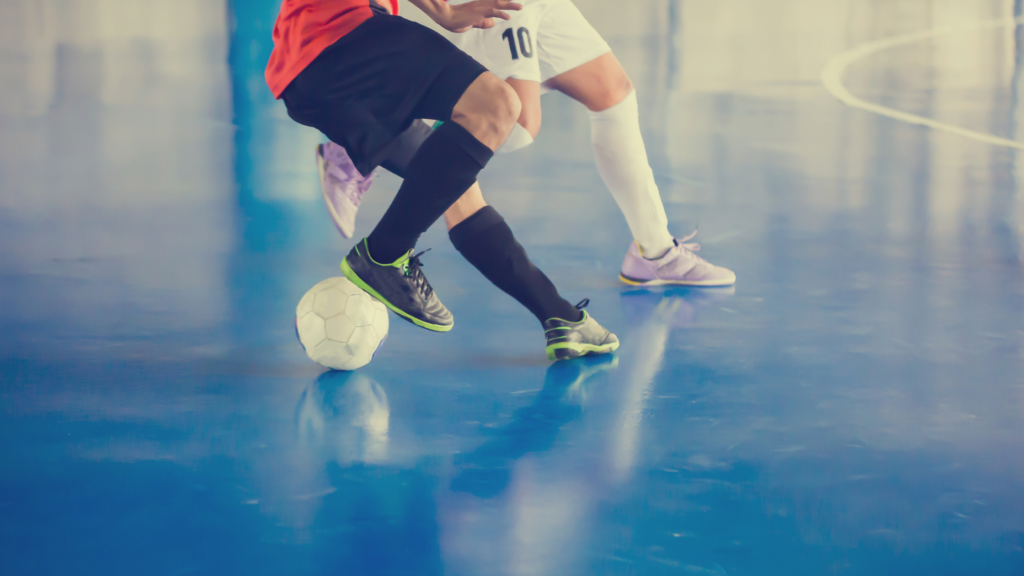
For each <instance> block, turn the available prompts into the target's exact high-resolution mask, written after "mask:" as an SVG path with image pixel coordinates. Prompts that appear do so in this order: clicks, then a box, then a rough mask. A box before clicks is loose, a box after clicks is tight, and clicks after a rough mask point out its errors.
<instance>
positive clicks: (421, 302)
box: [341, 239, 455, 332]
mask: <svg viewBox="0 0 1024 576" xmlns="http://www.w3.org/2000/svg"><path fill="white" fill-rule="evenodd" d="M422 255H423V252H420V253H419V254H416V255H415V256H414V255H413V253H412V250H409V252H408V253H406V254H405V255H404V256H402V257H401V258H399V259H398V260H395V261H394V262H392V263H390V264H379V263H377V262H374V260H373V258H371V257H370V252H369V250H368V248H367V243H366V240H365V239H364V240H363V241H362V242H360V243H359V244H356V245H355V246H354V247H353V248H352V251H351V252H349V253H348V256H345V259H344V260H342V261H341V272H342V273H343V274H344V275H345V277H346V278H348V279H349V280H351V281H352V282H354V283H355V285H356V286H359V287H360V288H362V289H363V290H366V291H367V292H369V293H370V294H371V295H373V297H374V298H376V299H378V300H380V301H381V302H383V303H384V305H385V306H387V307H388V308H390V309H391V310H392V311H393V312H394V313H395V314H398V315H399V316H401V317H402V318H403V319H405V320H408V321H409V322H412V323H413V324H415V325H417V326H419V327H421V328H426V329H427V330H433V331H435V332H447V331H449V330H451V329H452V326H454V325H455V319H454V318H453V317H452V313H451V312H449V311H448V309H447V308H445V306H444V304H442V303H441V300H439V299H438V298H437V295H436V294H434V289H433V288H431V287H430V282H427V277H426V276H424V275H423V271H422V270H420V266H422V263H421V262H420V258H419V257H420V256H422Z"/></svg>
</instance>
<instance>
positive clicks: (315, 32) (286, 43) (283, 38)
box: [264, 0, 398, 98]
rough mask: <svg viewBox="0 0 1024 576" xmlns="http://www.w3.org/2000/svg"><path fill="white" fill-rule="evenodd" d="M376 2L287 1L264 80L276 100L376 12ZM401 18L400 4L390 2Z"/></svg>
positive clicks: (276, 32)
mask: <svg viewBox="0 0 1024 576" xmlns="http://www.w3.org/2000/svg"><path fill="white" fill-rule="evenodd" d="M371 1H372V0H284V2H282V3H281V11H280V12H279V13H278V15H277V22H275V23H274V51H273V52H271V53H270V62H268V63H267V70H266V72H265V73H264V76H265V77H266V79H267V85H268V86H270V91H271V92H273V93H274V97H275V98H280V97H281V93H282V92H284V89H285V88H287V87H288V85H289V84H291V83H292V80H295V77H296V76H298V75H299V73H300V72H302V71H303V70H305V69H306V66H309V64H310V62H312V61H313V60H315V59H316V57H317V56H319V55H320V53H321V52H323V51H324V49H326V48H327V47H328V46H330V45H331V44H334V43H335V42H337V41H338V39H339V38H341V37H342V36H344V35H345V34H348V33H349V32H351V31H353V30H355V28H356V26H359V25H360V24H362V23H363V22H365V21H366V20H367V19H368V18H369V17H370V16H372V15H373V12H372V11H371V10H370V2H371ZM389 3H390V8H391V13H392V14H398V0H389Z"/></svg>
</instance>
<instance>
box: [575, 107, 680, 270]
mask: <svg viewBox="0 0 1024 576" xmlns="http://www.w3.org/2000/svg"><path fill="white" fill-rule="evenodd" d="M590 141H591V143H593V145H594V160H595V162H596V163H597V171H598V173H599V174H600V175H601V179H602V180H604V184H605V186H607V187H608V190H610V191H611V193H612V196H613V197H615V201H616V202H617V203H618V204H619V209H620V210H622V214H623V215H624V216H625V217H626V222H627V223H628V224H629V229H630V231H631V232H633V239H634V240H636V242H637V244H639V245H640V251H641V253H642V254H643V255H644V256H646V257H647V258H658V257H660V256H661V255H662V254H664V253H665V252H668V250H669V248H671V247H672V245H673V243H672V234H670V233H669V231H668V217H666V216H665V206H664V205H663V204H662V203H661V194H659V193H658V185H657V184H655V183H654V172H653V171H652V170H651V165H650V164H648V162H647V149H646V148H644V139H643V137H642V136H641V135H640V113H639V109H638V107H637V102H636V91H635V90H634V91H632V92H630V93H629V96H626V98H625V99H624V100H623V101H622V102H619V103H618V104H616V105H615V106H612V107H611V108H608V109H607V110H602V111H600V112H593V111H591V112H590Z"/></svg>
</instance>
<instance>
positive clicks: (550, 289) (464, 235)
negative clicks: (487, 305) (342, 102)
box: [325, 122, 618, 360]
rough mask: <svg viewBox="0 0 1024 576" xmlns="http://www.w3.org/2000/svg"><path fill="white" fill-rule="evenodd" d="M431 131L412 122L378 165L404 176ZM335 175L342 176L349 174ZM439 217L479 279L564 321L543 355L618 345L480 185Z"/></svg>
mask: <svg viewBox="0 0 1024 576" xmlns="http://www.w3.org/2000/svg"><path fill="white" fill-rule="evenodd" d="M430 133H431V128H430V126H429V125H427V124H425V123H423V122H415V123H414V124H413V126H412V127H410V128H409V129H408V130H406V131H405V132H404V133H403V134H402V136H401V137H400V138H399V144H398V146H396V148H395V149H394V150H393V151H392V153H391V155H390V156H389V157H388V158H387V159H385V160H384V161H383V162H382V163H381V166H383V167H384V168H385V169H387V170H388V171H390V172H392V173H394V174H396V175H397V176H400V177H404V176H405V173H406V170H407V168H408V165H409V162H410V161H411V158H412V157H413V156H415V153H416V151H417V150H418V148H419V146H421V145H422V144H423V143H424V142H425V141H426V139H427V138H428V137H429V135H430ZM331 149H332V150H333V151H334V154H341V155H342V156H343V160H347V158H348V156H347V154H346V153H345V150H344V148H342V147H341V146H338V145H336V144H332V145H331ZM339 174H342V176H344V175H346V174H348V172H339ZM364 181H365V180H364V179H362V177H361V176H358V175H357V176H353V177H351V178H349V179H348V180H344V179H343V180H341V181H340V185H341V186H355V185H356V183H362V182H364ZM325 197H326V196H325ZM328 209H329V211H330V212H331V214H332V217H333V216H334V214H335V212H336V210H335V209H334V208H332V207H331V204H330V200H328ZM444 217H445V223H446V224H447V225H448V230H449V237H450V239H451V241H452V244H453V245H454V246H455V248H456V249H457V250H459V252H460V253H462V255H463V256H464V257H465V258H466V260H467V261H468V262H469V263H470V264H472V265H473V266H474V267H475V268H476V269H477V270H479V271H480V273H481V274H483V275H484V277H486V278H487V279H488V280H490V281H491V282H492V283H493V284H494V285H495V286H497V287H498V288H499V289H501V290H502V291H503V292H505V293H506V294H508V295H509V296H512V297H513V298H515V299H516V300H517V301H518V302H519V303H521V304H522V305H523V306H524V307H526V309H527V310H529V311H530V312H531V313H532V314H533V315H534V316H535V317H536V318H537V320H538V321H539V322H541V324H542V325H545V324H546V323H549V322H552V321H554V322H563V323H565V324H564V326H560V327H559V328H558V329H557V330H553V331H549V334H548V335H549V340H552V339H553V341H552V342H550V343H549V349H548V353H549V356H551V358H552V359H554V360H564V359H568V358H572V357H575V356H578V355H584V354H588V353H601V352H609V351H611V350H614V349H615V348H617V347H618V340H617V339H616V338H615V335H614V334H611V333H609V332H608V331H607V330H604V329H603V328H601V327H600V325H599V324H597V321H595V320H594V319H593V318H592V317H590V316H589V315H584V313H583V312H582V311H580V310H578V309H577V308H575V307H574V306H572V304H570V303H569V302H568V301H566V300H565V299H564V298H562V297H561V295H559V293H558V290H557V289H556V288H555V286H554V284H553V283H552V282H551V280H549V279H548V277H547V276H546V275H545V274H544V273H543V272H542V271H541V270H540V269H538V268H537V267H536V266H534V265H533V263H532V262H530V259H529V256H527V254H526V250H524V249H523V247H522V246H521V245H520V244H519V243H518V242H517V241H516V239H515V236H514V235H513V234H512V230H511V229H510V228H509V227H508V224H506V223H505V221H504V219H503V218H502V217H501V215H500V214H498V212H497V211H496V210H494V208H492V207H490V206H488V205H487V203H486V202H485V201H484V197H483V193H482V192H481V190H480V186H479V184H477V183H474V184H473V186H472V187H470V189H469V190H468V191H467V192H466V193H465V194H463V195H462V197H460V198H459V200H458V201H457V202H455V204H453V205H452V206H451V207H450V208H449V209H448V210H447V211H446V212H445V213H444ZM335 223H336V224H337V221H336V222H335ZM339 229H341V227H340V225H339ZM565 326H568V327H569V328H568V329H567V328H566V327H565ZM545 328H547V326H545ZM573 338H574V339H575V341H573V340H572V339H573ZM567 339H568V341H567Z"/></svg>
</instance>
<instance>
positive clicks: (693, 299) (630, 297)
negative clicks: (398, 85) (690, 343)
mask: <svg viewBox="0 0 1024 576" xmlns="http://www.w3.org/2000/svg"><path fill="white" fill-rule="evenodd" d="M735 293H736V287H735V286H724V287H720V288H699V289H696V288H687V287H683V286H674V287H668V288H634V289H629V290H626V291H624V292H622V307H623V310H624V312H625V313H626V319H627V320H628V321H629V323H630V324H631V325H634V326H639V325H641V324H644V323H645V322H648V321H652V322H660V323H663V324H667V325H669V326H673V327H675V328H684V327H686V326H690V325H692V324H693V323H694V322H696V320H697V314H698V311H699V310H700V309H701V308H704V307H705V306H708V305H710V304H714V303H715V302H719V301H721V300H725V299H726V298H729V297H731V296H732V295H733V294H735Z"/></svg>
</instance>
